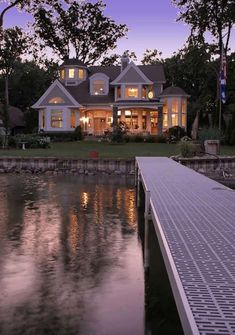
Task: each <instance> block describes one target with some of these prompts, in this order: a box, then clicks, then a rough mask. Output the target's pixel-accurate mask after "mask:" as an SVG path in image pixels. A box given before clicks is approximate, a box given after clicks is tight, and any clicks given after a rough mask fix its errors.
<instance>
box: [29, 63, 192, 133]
mask: <svg viewBox="0 0 235 335" xmlns="http://www.w3.org/2000/svg"><path fill="white" fill-rule="evenodd" d="M164 84H165V75H164V69H163V66H162V64H156V65H140V66H137V65H135V64H134V63H133V62H129V59H128V57H126V56H123V57H122V59H121V66H91V67H87V66H86V65H85V64H83V63H82V62H81V61H79V60H77V59H68V60H66V61H65V62H64V63H63V64H62V65H61V66H60V69H59V79H58V80H55V82H54V83H53V84H52V85H51V86H50V87H49V88H48V90H47V91H46V92H45V93H44V94H43V96H42V97H41V98H40V99H39V100H38V101H37V102H36V103H35V104H34V105H33V106H32V107H33V108H35V109H37V110H38V111H39V130H44V131H45V132H59V131H73V130H74V129H75V128H76V127H77V126H78V125H80V124H81V126H82V128H83V130H84V131H85V132H86V133H87V134H92V135H102V134H103V133H104V132H105V131H106V130H109V129H111V128H112V125H113V124H115V123H116V122H117V123H120V122H121V123H122V124H124V125H125V126H126V129H127V130H128V131H129V132H130V133H143V132H144V133H147V134H154V135H155V134H161V133H162V132H164V131H166V130H167V129H168V128H170V127H172V126H181V127H184V128H186V119H187V98H188V95H187V94H186V93H185V92H184V91H183V90H182V89H181V88H179V87H174V86H172V87H168V88H166V89H164ZM114 122H115V123H114Z"/></svg>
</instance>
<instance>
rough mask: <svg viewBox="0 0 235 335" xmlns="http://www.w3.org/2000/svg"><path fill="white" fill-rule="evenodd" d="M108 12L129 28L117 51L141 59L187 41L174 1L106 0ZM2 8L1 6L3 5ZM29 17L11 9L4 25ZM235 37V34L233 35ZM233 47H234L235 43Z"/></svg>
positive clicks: (186, 30)
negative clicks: (153, 51) (147, 54)
mask: <svg viewBox="0 0 235 335" xmlns="http://www.w3.org/2000/svg"><path fill="white" fill-rule="evenodd" d="M104 2H105V3H106V4H107V8H106V12H105V14H106V15H107V16H110V17H111V18H113V19H114V20H115V21H116V22H118V23H125V24H127V26H128V28H129V33H128V38H127V39H125V38H123V39H122V40H120V41H119V42H118V48H117V50H116V52H117V53H122V52H123V51H124V50H126V49H129V50H131V51H135V53H136V55H137V57H138V59H139V60H140V59H141V58H142V55H143V52H144V51H145V49H147V48H148V49H158V50H159V51H162V52H163V56H164V57H168V56H170V55H171V54H172V53H173V52H174V51H177V50H178V49H180V48H181V47H182V46H183V45H184V43H185V42H186V40H187V37H188V35H189V31H190V29H189V27H188V26H186V25H184V24H183V23H182V22H176V17H177V11H178V9H177V8H175V7H174V6H173V5H172V4H171V0H146V1H137V0H104ZM0 8H2V5H0ZM29 20H30V16H29V15H26V14H24V13H19V12H17V11H16V10H11V11H10V12H9V14H8V15H7V16H6V18H5V26H11V25H16V24H17V25H21V26H25V25H26V22H27V21H29ZM232 37H233V38H234V33H233V36H232ZM231 46H232V47H233V49H234V47H235V45H234V43H233V44H231Z"/></svg>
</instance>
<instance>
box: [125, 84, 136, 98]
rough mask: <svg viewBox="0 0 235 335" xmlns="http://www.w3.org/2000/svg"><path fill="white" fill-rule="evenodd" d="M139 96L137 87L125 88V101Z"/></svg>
mask: <svg viewBox="0 0 235 335" xmlns="http://www.w3.org/2000/svg"><path fill="white" fill-rule="evenodd" d="M138 96H139V90H138V86H127V87H126V89H125V97H126V98H127V99H131V98H132V99H136V98H138Z"/></svg>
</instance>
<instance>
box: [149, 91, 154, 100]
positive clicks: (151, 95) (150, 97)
mask: <svg viewBox="0 0 235 335" xmlns="http://www.w3.org/2000/svg"><path fill="white" fill-rule="evenodd" d="M148 98H149V99H153V91H149V92H148Z"/></svg>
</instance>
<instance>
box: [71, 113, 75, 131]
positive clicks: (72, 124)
mask: <svg viewBox="0 0 235 335" xmlns="http://www.w3.org/2000/svg"><path fill="white" fill-rule="evenodd" d="M75 125H76V116H75V112H74V111H71V114H70V128H75Z"/></svg>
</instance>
